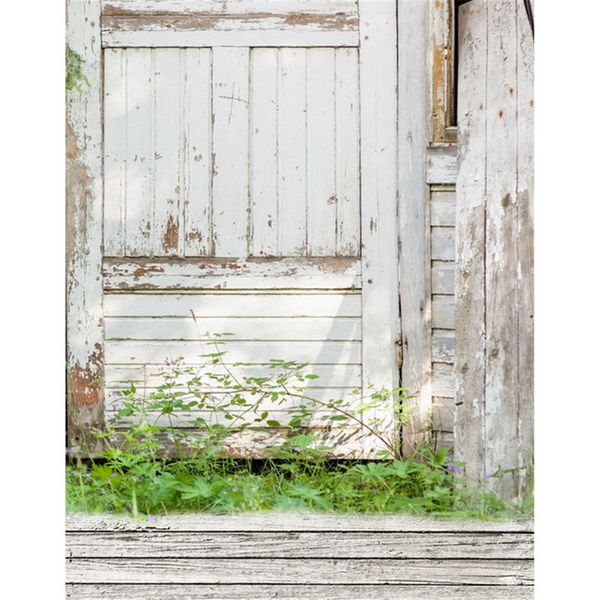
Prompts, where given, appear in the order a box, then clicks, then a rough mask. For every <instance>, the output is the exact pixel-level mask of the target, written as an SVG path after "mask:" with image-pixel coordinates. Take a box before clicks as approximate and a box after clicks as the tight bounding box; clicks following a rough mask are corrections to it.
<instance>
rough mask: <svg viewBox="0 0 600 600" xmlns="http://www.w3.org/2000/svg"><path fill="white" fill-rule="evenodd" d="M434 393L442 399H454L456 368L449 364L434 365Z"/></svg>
mask: <svg viewBox="0 0 600 600" xmlns="http://www.w3.org/2000/svg"><path fill="white" fill-rule="evenodd" d="M432 367H433V370H432V381H433V385H432V392H433V395H434V396H437V397H441V398H454V393H455V391H454V387H455V383H454V377H455V375H454V366H453V365H451V364H447V363H433V365H432Z"/></svg>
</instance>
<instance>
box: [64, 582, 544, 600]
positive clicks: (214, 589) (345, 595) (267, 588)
mask: <svg viewBox="0 0 600 600" xmlns="http://www.w3.org/2000/svg"><path fill="white" fill-rule="evenodd" d="M299 593H300V594H301V597H302V598H303V599H305V600H354V599H355V600H431V598H444V599H445V598H456V599H457V600H459V599H460V600H483V599H484V598H488V599H489V598H493V599H494V600H532V598H533V588H532V587H529V586H527V587H525V586H524V587H517V586H494V587H492V588H490V587H489V586H478V585H473V586H471V585H469V586H456V585H454V586H445V585H416V586H412V585H406V586H405V585H393V584H385V585H329V584H327V585H311V584H308V585H303V586H302V588H301V590H298V586H295V585H278V584H269V585H231V584H229V585H227V586H220V585H185V584H183V585H181V584H179V585H169V586H165V585H161V586H157V585H154V586H153V585H147V584H140V585H135V584H133V585H131V584H127V585H102V584H98V585H94V584H92V585H90V584H82V585H77V584H68V585H67V598H69V599H71V600H75V599H77V600H92V599H93V600H96V599H97V598H107V599H109V600H116V599H119V600H124V599H125V598H127V600H159V599H160V600H179V599H180V598H182V597H183V598H188V599H189V600H231V598H236V599H237V600H272V598H281V599H283V600H298V597H299V596H298V594H299Z"/></svg>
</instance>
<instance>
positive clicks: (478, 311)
mask: <svg viewBox="0 0 600 600" xmlns="http://www.w3.org/2000/svg"><path fill="white" fill-rule="evenodd" d="M460 10H461V11H462V12H461V15H460V17H459V24H460V31H459V49H460V54H459V60H458V64H459V73H458V97H459V98H460V104H459V107H458V108H459V112H458V139H459V146H458V149H459V151H458V178H457V184H456V240H457V242H456V263H457V264H456V362H455V365H456V367H455V369H456V385H457V387H456V412H455V430H454V437H455V457H456V460H458V461H463V462H464V463H465V472H466V476H467V483H468V484H472V485H473V484H475V483H476V482H477V481H478V480H479V477H480V475H481V470H482V469H483V460H484V448H485V443H486V440H485V429H484V420H483V418H484V417H483V415H484V402H485V352H486V338H485V244H486V240H485V212H486V206H485V195H486V172H485V159H484V157H485V150H486V148H485V130H486V108H487V107H486V104H487V100H486V62H487V61H486V57H487V32H486V19H487V3H486V2H485V1H484V0H472V1H471V2H470V3H467V4H466V5H464V6H463V7H461V8H460Z"/></svg>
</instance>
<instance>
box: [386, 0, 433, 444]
mask: <svg viewBox="0 0 600 600" xmlns="http://www.w3.org/2000/svg"><path fill="white" fill-rule="evenodd" d="M428 9H429V6H428V3H427V2H399V3H398V15H397V21H398V40H399V45H398V65H397V68H398V156H399V157H400V160H399V162H400V164H401V168H400V169H399V171H398V175H399V179H398V185H399V188H398V191H399V203H398V217H399V227H400V232H399V233H400V236H399V242H400V244H399V246H400V256H399V260H400V262H399V277H400V282H401V285H400V304H401V312H402V386H403V387H404V388H406V389H407V390H409V394H410V395H412V396H413V398H412V399H411V400H410V401H409V405H410V409H411V412H410V413H409V414H410V415H411V416H410V422H409V423H408V425H407V426H406V427H405V428H404V431H403V436H402V440H403V450H404V452H405V453H406V454H407V455H409V454H410V453H412V452H414V451H415V449H416V448H417V447H418V446H420V445H423V444H424V443H426V433H425V431H426V429H427V423H428V418H429V412H430V409H431V353H432V349H431V277H430V275H429V273H430V269H431V258H432V254H431V241H430V240H431V230H430V211H429V188H428V186H427V184H426V172H427V154H426V148H427V145H428V143H429V122H430V113H429V110H428V107H429V85H430V84H429V81H428V77H427V73H426V69H424V68H422V67H418V68H415V66H416V65H423V64H424V61H425V60H426V58H425V57H426V56H427V40H428V36H429V34H428V23H427V17H428ZM389 214H390V215H391V214H393V213H391V212H390V213H389ZM388 218H390V217H389V216H388Z"/></svg>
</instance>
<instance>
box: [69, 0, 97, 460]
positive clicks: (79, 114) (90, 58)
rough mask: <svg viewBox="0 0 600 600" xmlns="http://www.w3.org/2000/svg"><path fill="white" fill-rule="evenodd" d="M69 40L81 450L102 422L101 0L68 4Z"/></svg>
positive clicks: (73, 423)
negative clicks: (76, 74) (75, 65)
mask: <svg viewBox="0 0 600 600" xmlns="http://www.w3.org/2000/svg"><path fill="white" fill-rule="evenodd" d="M67 43H68V45H69V48H71V50H73V51H74V52H77V53H78V54H79V56H80V57H81V58H82V59H83V64H82V71H83V75H84V76H85V78H86V80H87V83H86V82H83V83H82V84H81V87H80V89H77V88H75V89H72V90H71V91H69V92H68V93H67V180H66V197H67V206H66V209H67V210H66V214H67V226H66V233H67V291H66V308H67V319H66V325H67V332H68V336H67V404H68V413H67V416H68V438H69V443H70V444H71V445H72V446H79V447H80V448H81V449H82V450H83V451H85V452H86V453H93V452H95V451H97V450H98V449H99V442H98V440H97V439H96V438H95V437H94V436H93V432H94V430H96V429H99V428H101V427H102V423H103V394H102V385H101V382H102V378H103V373H104V348H103V337H102V336H103V328H102V319H103V316H102V195H103V186H102V108H101V107H102V82H101V80H100V74H101V72H102V65H101V62H102V56H101V48H100V0H85V1H83V0H69V1H68V2H67Z"/></svg>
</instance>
